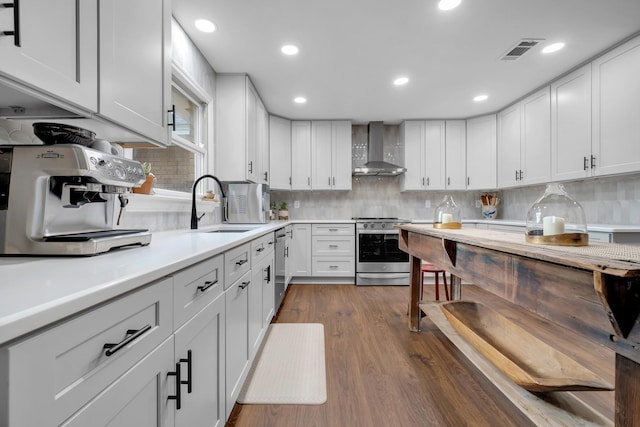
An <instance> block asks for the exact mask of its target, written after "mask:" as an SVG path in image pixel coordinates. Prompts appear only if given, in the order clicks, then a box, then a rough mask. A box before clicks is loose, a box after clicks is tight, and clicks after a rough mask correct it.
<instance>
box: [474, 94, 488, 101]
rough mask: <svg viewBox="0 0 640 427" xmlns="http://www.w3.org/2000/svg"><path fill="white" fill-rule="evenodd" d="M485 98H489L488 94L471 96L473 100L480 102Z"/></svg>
mask: <svg viewBox="0 0 640 427" xmlns="http://www.w3.org/2000/svg"><path fill="white" fill-rule="evenodd" d="M487 99H489V95H478V96H474V97H473V100H474V102H482V101H486V100H487Z"/></svg>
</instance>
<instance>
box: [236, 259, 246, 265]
mask: <svg viewBox="0 0 640 427" xmlns="http://www.w3.org/2000/svg"><path fill="white" fill-rule="evenodd" d="M247 261H248V260H246V259H241V260H240V261H236V265H242V264H246V263H247Z"/></svg>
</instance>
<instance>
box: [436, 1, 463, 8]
mask: <svg viewBox="0 0 640 427" xmlns="http://www.w3.org/2000/svg"><path fill="white" fill-rule="evenodd" d="M461 2H462V0H440V3H438V7H439V8H440V10H451V9H455V8H456V7H458V6H460V3H461Z"/></svg>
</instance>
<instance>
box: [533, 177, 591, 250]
mask: <svg viewBox="0 0 640 427" xmlns="http://www.w3.org/2000/svg"><path fill="white" fill-rule="evenodd" d="M526 241H527V242H529V243H537V244H540V245H556V246H586V245H588V244H589V234H588V233H587V221H586V219H585V215H584V209H582V206H580V203H578V202H576V201H575V200H574V199H573V198H571V196H569V195H568V194H567V192H566V191H565V189H564V186H563V185H562V184H557V183H551V184H547V188H546V190H545V192H544V194H543V195H542V196H541V197H540V198H539V199H538V200H536V201H535V203H534V204H533V205H532V206H531V208H529V212H527V229H526Z"/></svg>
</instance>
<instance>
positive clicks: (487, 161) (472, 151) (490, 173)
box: [467, 114, 498, 190]
mask: <svg viewBox="0 0 640 427" xmlns="http://www.w3.org/2000/svg"><path fill="white" fill-rule="evenodd" d="M496 120H497V119H496V115H495V114H491V115H488V116H483V117H477V118H475V119H469V120H467V190H490V189H494V188H496V184H497V172H498V171H497V165H496V156H497V154H496V143H497V142H496Z"/></svg>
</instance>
